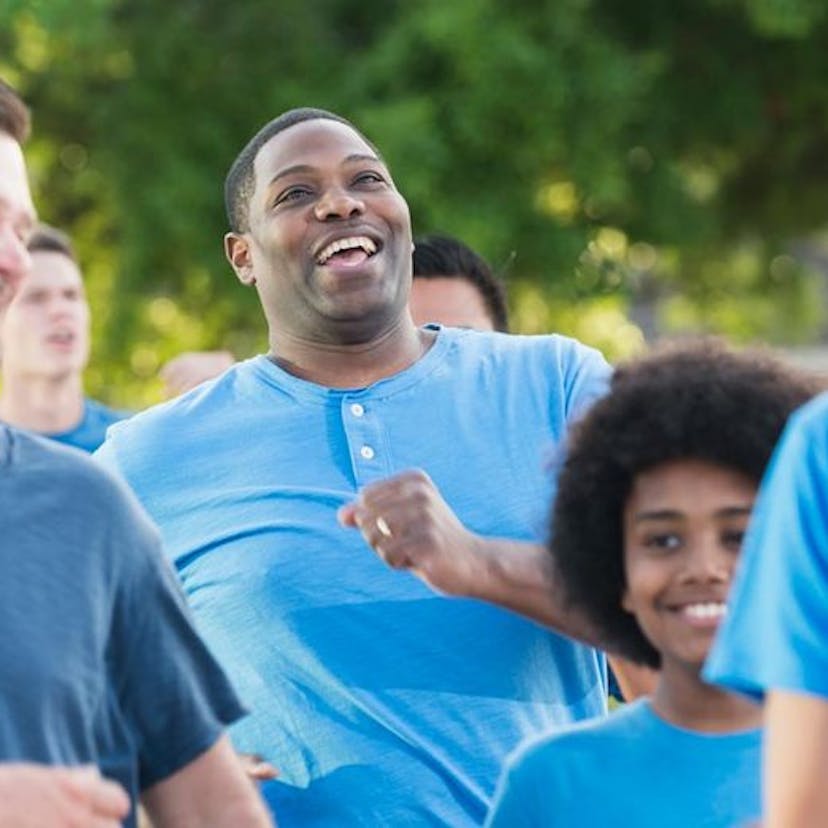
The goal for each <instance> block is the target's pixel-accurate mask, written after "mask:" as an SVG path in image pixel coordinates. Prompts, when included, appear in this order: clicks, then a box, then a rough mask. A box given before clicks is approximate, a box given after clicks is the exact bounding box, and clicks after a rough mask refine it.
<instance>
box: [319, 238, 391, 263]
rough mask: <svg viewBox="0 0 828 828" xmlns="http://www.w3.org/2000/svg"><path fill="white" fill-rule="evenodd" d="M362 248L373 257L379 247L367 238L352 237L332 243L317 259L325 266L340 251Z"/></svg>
mask: <svg viewBox="0 0 828 828" xmlns="http://www.w3.org/2000/svg"><path fill="white" fill-rule="evenodd" d="M357 247H360V248H362V249H363V250H364V251H365V252H366V253H367V254H368V255H369V256H373V255H374V253H376V252H377V246H376V245H375V244H374V242H373V241H371V239H369V238H368V237H367V236H351V237H350V238H347V239H337V240H336V241H332V242H331V243H330V244H329V245H328V246H327V247H326V248H325V249H324V250H323V251H322V252H321V253H320V254H319V255H318V256H317V258H316V261H317V263H318V264H321V265H323V264H325V262H327V261H328V259H330V258H331V256H333V254H334V253H338V252H339V251H340V250H353V249H354V248H357Z"/></svg>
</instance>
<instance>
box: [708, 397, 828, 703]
mask: <svg viewBox="0 0 828 828" xmlns="http://www.w3.org/2000/svg"><path fill="white" fill-rule="evenodd" d="M730 605H731V610H730V612H729V614H728V617H727V618H726V620H725V622H724V624H723V626H722V628H721V629H720V631H719V635H718V636H717V640H716V644H715V646H714V648H713V651H712V653H711V656H710V658H709V659H708V662H707V666H706V670H705V676H706V678H707V679H708V680H709V681H714V682H717V683H720V684H724V685H726V686H728V687H730V688H732V689H734V690H738V691H740V692H743V693H746V694H749V695H751V696H753V697H756V698H761V697H762V695H763V694H764V692H765V691H766V690H770V689H779V690H789V691H794V692H803V693H809V694H815V695H818V696H823V697H828V394H822V395H820V396H819V397H817V398H816V399H815V400H812V401H811V402H810V403H808V404H807V405H805V406H804V407H803V408H801V409H800V410H799V411H798V412H796V413H795V414H794V415H793V417H792V418H791V420H790V422H789V423H788V426H787V428H786V429H785V432H784V434H783V436H782V440H781V441H780V443H779V445H778V447H777V449H776V452H775V454H774V456H773V458H772V460H771V463H770V465H769V467H768V470H767V472H766V474H765V478H764V480H763V482H762V486H761V487H760V490H759V497H758V499H757V503H756V506H755V507H754V510H753V516H752V518H751V523H750V527H749V529H748V534H747V537H746V540H745V545H744V551H743V553H742V560H741V562H740V566H739V570H738V572H737V576H736V580H735V582H734V585H733V588H732V590H731V593H730Z"/></svg>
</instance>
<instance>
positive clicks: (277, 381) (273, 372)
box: [251, 324, 463, 404]
mask: <svg viewBox="0 0 828 828" xmlns="http://www.w3.org/2000/svg"><path fill="white" fill-rule="evenodd" d="M423 327H424V328H426V329H428V330H433V331H435V333H436V334H437V335H436V336H435V338H434V342H433V343H432V345H431V347H430V348H429V349H428V350H427V351H426V352H425V353H424V354H423V355H422V356H421V357H420V358H419V359H417V361H416V362H414V363H413V364H411V365H409V366H408V368H404V369H403V370H402V371H399V372H397V373H396V374H392V375H391V376H389V377H384V378H383V379H380V380H377V381H376V382H373V383H371V384H370V385H366V386H362V387H357V388H330V387H328V386H325V385H319V384H318V383H315V382H311V381H310V380H305V379H301V378H300V377H297V376H295V375H293V374H291V373H290V372H289V371H286V370H285V369H284V368H281V367H279V366H278V365H277V364H276V363H275V362H273V360H271V359H270V357H269V356H267V354H260V355H259V356H256V357H253V359H252V360H251V364H252V367H253V369H254V371H255V372H256V374H257V375H258V376H260V377H261V378H262V379H264V380H265V382H267V383H268V385H273V386H276V387H278V388H280V389H282V390H284V391H287V392H289V393H290V394H291V395H292V396H294V397H296V398H300V399H303V400H306V401H309V402H317V403H322V404H326V403H328V402H330V401H331V400H334V401H339V400H341V399H342V398H344V397H347V398H348V399H360V398H367V397H371V398H374V399H384V398H388V397H391V396H393V395H395V394H398V393H400V392H401V391H405V390H406V389H408V388H410V387H411V386H413V385H416V384H417V383H418V382H420V381H421V380H422V379H423V378H424V377H427V376H428V375H429V374H431V373H432V372H433V371H434V370H435V369H436V368H437V367H439V366H440V365H441V364H442V362H443V361H444V359H445V356H446V354H447V352H448V350H449V349H450V348H451V347H452V345H453V344H454V342H455V341H456V339H457V337H458V334H460V335H462V333H463V331H449V330H448V329H446V328H444V327H442V326H441V325H436V324H428V325H424V326H423Z"/></svg>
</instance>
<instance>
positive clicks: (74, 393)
mask: <svg viewBox="0 0 828 828" xmlns="http://www.w3.org/2000/svg"><path fill="white" fill-rule="evenodd" d="M28 247H29V254H30V256H31V267H30V270H29V274H28V277H27V278H26V280H25V281H24V283H23V284H22V285H21V288H20V290H19V291H18V293H17V295H16V296H15V298H14V300H13V301H12V302H11V303H10V305H9V307H8V308H7V310H6V312H5V314H4V316H3V319H2V322H0V371H2V390H0V420H3V421H4V422H7V423H9V424H10V425H14V426H17V427H18V428H24V429H26V430H28V431H34V432H36V433H39V434H42V435H43V436H44V437H49V438H50V439H52V440H57V441H58V442H59V443H64V444H65V445H68V446H74V447H75V448H79V449H82V450H83V451H89V452H92V451H95V449H96V448H97V447H98V446H99V445H100V444H101V443H102V442H103V439H104V435H105V434H106V429H107V428H108V427H109V426H110V425H111V424H112V423H114V422H117V421H118V420H121V419H123V418H124V417H127V416H129V414H128V413H127V412H125V411H118V410H116V409H113V408H109V407H108V406H106V405H104V404H103V403H100V402H97V401H95V400H91V399H89V398H88V397H86V396H85V395H84V393H83V372H84V370H85V368H86V364H87V362H88V361H89V303H88V302H87V301H86V293H85V291H84V288H83V278H82V276H81V272H80V267H79V266H78V261H77V258H76V256H75V253H74V250H73V249H72V244H71V242H70V241H69V238H68V237H67V236H66V235H65V234H64V233H61V232H60V231H59V230H55V229H54V228H52V227H49V226H48V225H43V224H42V225H39V226H38V227H37V228H36V229H35V231H34V233H33V234H32V237H31V238H30V239H29V241H28Z"/></svg>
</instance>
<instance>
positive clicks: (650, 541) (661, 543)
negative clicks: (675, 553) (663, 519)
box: [644, 532, 681, 551]
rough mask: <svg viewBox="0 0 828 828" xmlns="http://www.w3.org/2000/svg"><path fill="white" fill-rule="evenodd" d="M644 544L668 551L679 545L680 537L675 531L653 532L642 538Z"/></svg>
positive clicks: (651, 547) (650, 547) (649, 547)
mask: <svg viewBox="0 0 828 828" xmlns="http://www.w3.org/2000/svg"><path fill="white" fill-rule="evenodd" d="M644 546H645V547H647V548H648V549H654V550H657V551H669V550H673V549H678V548H679V547H680V546H681V537H680V536H679V535H677V534H676V533H675V532H654V533H653V534H651V535H647V537H646V538H644Z"/></svg>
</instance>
